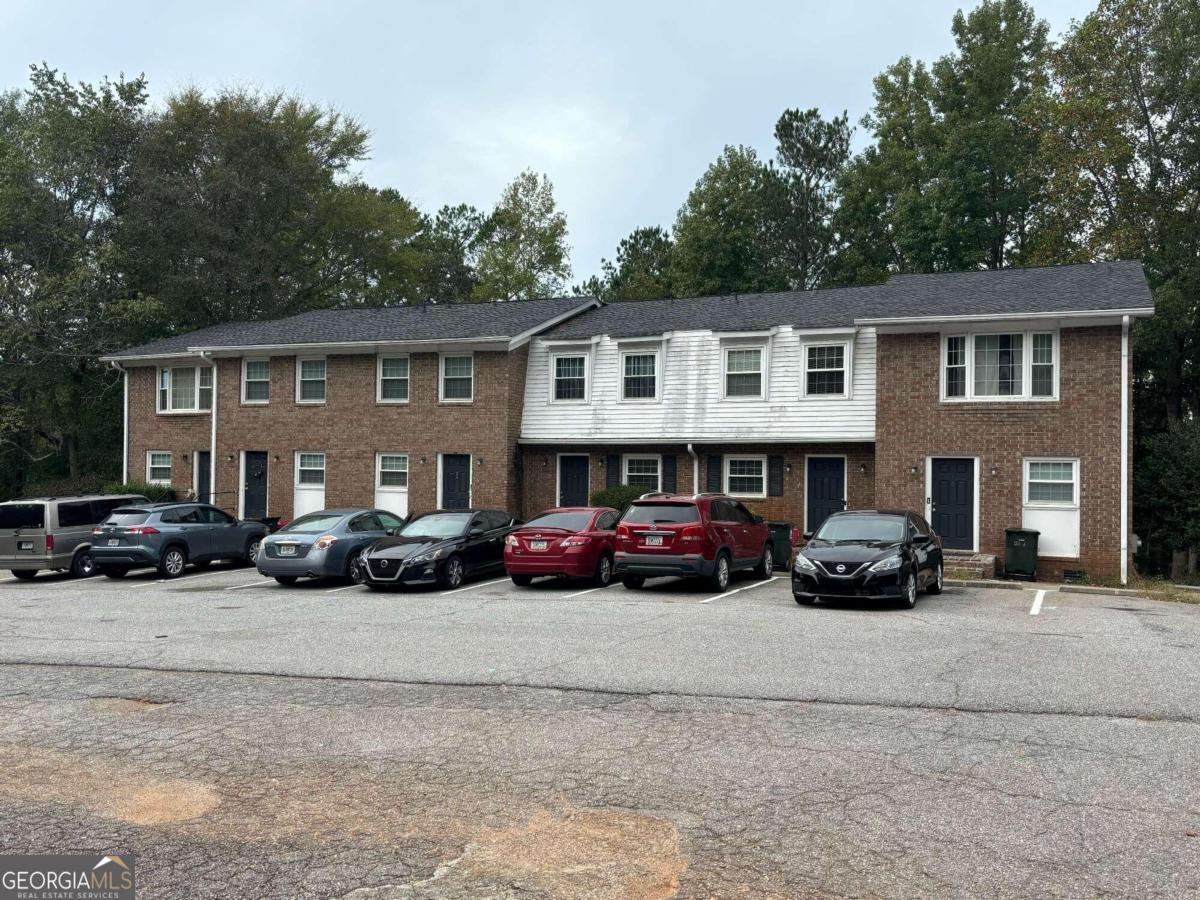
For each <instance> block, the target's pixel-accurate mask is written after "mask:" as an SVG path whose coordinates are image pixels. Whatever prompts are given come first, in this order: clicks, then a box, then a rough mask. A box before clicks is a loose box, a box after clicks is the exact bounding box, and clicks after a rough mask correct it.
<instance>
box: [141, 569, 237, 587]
mask: <svg viewBox="0 0 1200 900" xmlns="http://www.w3.org/2000/svg"><path fill="white" fill-rule="evenodd" d="M231 571H233V570H232V569H219V570H217V571H216V572H194V573H192V574H191V575H180V576H179V577H178V578H155V579H154V580H153V581H140V582H138V583H137V584H130V585H128V587H131V588H141V587H150V585H152V584H166V583H167V582H168V581H172V582H173V581H190V580H191V579H193V578H212V577H213V576H215V575H228V574H229V573H230V572H231Z"/></svg>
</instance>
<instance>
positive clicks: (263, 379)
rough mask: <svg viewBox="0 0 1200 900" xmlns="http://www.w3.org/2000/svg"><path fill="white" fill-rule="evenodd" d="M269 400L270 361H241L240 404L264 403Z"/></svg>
mask: <svg viewBox="0 0 1200 900" xmlns="http://www.w3.org/2000/svg"><path fill="white" fill-rule="evenodd" d="M270 399H271V361H270V360H269V359H246V360H242V402H243V403H266V402H268V401H269V400H270Z"/></svg>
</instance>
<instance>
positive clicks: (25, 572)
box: [11, 569, 37, 581]
mask: <svg viewBox="0 0 1200 900" xmlns="http://www.w3.org/2000/svg"><path fill="white" fill-rule="evenodd" d="M11 571H12V573H13V575H14V576H15V577H17V578H20V579H21V580H22V581H33V579H34V578H36V577H37V569H12V570H11Z"/></svg>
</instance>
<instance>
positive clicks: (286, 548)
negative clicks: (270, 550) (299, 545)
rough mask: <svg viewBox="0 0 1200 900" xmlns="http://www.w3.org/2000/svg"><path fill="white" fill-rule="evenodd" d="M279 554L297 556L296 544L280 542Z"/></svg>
mask: <svg viewBox="0 0 1200 900" xmlns="http://www.w3.org/2000/svg"><path fill="white" fill-rule="evenodd" d="M279 555H280V556H295V555H296V545H295V544H280V545H279Z"/></svg>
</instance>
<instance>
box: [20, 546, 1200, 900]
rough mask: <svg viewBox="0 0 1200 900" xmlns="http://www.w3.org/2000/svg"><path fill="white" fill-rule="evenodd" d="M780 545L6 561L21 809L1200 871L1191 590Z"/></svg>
mask: <svg viewBox="0 0 1200 900" xmlns="http://www.w3.org/2000/svg"><path fill="white" fill-rule="evenodd" d="M786 575H787V573H785V572H780V573H776V576H777V577H776V578H774V579H772V580H768V581H755V580H752V579H748V578H740V579H737V580H735V582H734V583H733V584H732V585H731V589H730V590H729V591H728V592H726V593H724V594H715V595H714V594H712V593H708V592H706V591H704V590H703V588H702V587H700V586H699V585H697V584H695V583H692V582H685V581H676V580H667V579H663V580H660V581H651V582H649V583H648V584H647V587H646V588H645V589H644V590H641V591H629V590H626V589H624V588H623V587H621V586H619V585H618V586H615V587H610V588H607V589H602V590H599V589H594V588H592V587H590V586H589V585H587V584H579V583H573V582H562V581H539V582H535V584H534V585H533V586H532V587H529V588H518V587H516V586H514V585H512V584H511V582H509V581H508V580H507V579H500V578H496V579H489V580H485V581H483V582H477V583H470V584H467V585H466V586H464V587H463V588H461V589H459V590H457V591H440V590H429V591H419V592H418V591H413V592H403V593H387V594H381V593H373V592H370V591H368V590H366V589H365V588H361V587H354V586H347V585H344V584H337V583H303V582H302V583H300V584H298V585H296V586H294V587H287V588H285V587H281V586H279V585H277V584H275V582H273V581H271V580H269V579H265V578H262V577H260V576H259V575H257V573H255V572H254V571H253V570H252V569H247V568H244V567H238V568H230V567H225V566H213V567H212V568H211V569H209V570H207V571H204V572H197V573H189V574H188V575H186V576H185V577H183V578H181V579H178V580H175V581H171V582H162V581H160V580H158V579H157V577H156V576H155V575H154V574H153V573H150V572H145V573H132V574H131V575H130V576H129V577H127V578H125V579H123V580H120V581H110V580H106V579H103V578H98V579H90V580H87V581H72V580H70V579H67V578H65V577H59V576H42V577H40V578H38V579H37V580H36V581H33V582H22V583H18V582H16V581H15V580H11V579H7V580H0V633H2V634H3V636H4V639H3V641H2V642H0V664H2V665H3V670H4V671H5V672H6V673H7V677H6V679H5V684H6V688H5V690H4V691H3V696H2V697H0V701H2V707H0V708H2V710H3V711H4V712H5V713H6V715H5V716H4V718H3V722H4V724H3V725H2V726H0V748H2V749H0V764H3V765H5V766H6V768H7V771H9V772H10V773H11V777H10V778H8V779H6V780H5V781H4V783H3V785H2V786H0V835H7V837H4V838H0V843H3V845H4V846H5V847H14V846H20V847H22V848H31V847H34V846H47V845H51V844H53V845H71V846H84V845H87V846H93V845H97V846H99V845H103V846H109V845H111V846H120V847H125V848H130V847H132V848H133V850H134V852H135V854H136V855H137V857H138V864H139V871H140V872H144V873H146V874H145V875H144V878H145V880H144V882H143V884H144V885H145V886H146V887H147V888H148V891H147V892H146V893H145V896H172V895H178V893H179V891H178V890H177V889H175V885H174V883H173V881H172V879H173V878H175V877H177V876H179V874H180V873H182V872H188V873H191V876H190V877H194V878H196V879H197V881H196V882H195V888H194V890H191V891H186V892H185V893H188V894H189V895H194V896H221V895H228V894H229V893H231V892H232V893H239V894H241V893H254V894H256V895H260V896H312V897H320V896H325V897H328V896H338V897H341V896H349V895H353V896H355V897H356V898H367V897H370V898H373V900H378V898H384V897H401V896H403V897H411V896H443V895H463V896H474V895H478V894H481V893H482V894H489V895H494V896H515V895H516V894H518V893H521V894H523V895H532V896H576V895H580V894H590V895H591V896H612V897H617V896H630V895H639V896H670V895H671V894H672V893H676V892H677V893H679V894H681V895H684V896H696V895H712V894H722V895H724V894H730V893H737V892H742V893H753V894H776V895H792V896H795V895H816V894H830V893H839V894H850V895H862V894H870V893H886V894H889V895H895V894H908V895H916V894H920V895H924V896H961V895H963V894H966V893H987V894H989V895H994V896H1029V895H1035V894H1036V895H1039V896H1041V895H1061V896H1069V895H1094V894H1096V893H1101V892H1110V893H1115V894H1118V895H1139V896H1149V895H1161V896H1180V895H1183V894H1187V893H1189V892H1196V891H1200V863H1198V862H1197V857H1198V856H1200V854H1198V853H1197V852H1196V851H1197V849H1198V847H1200V838H1198V837H1197V835H1198V834H1200V784H1198V781H1197V779H1196V777H1195V764H1194V748H1195V746H1196V740H1197V738H1198V737H1200V732H1198V729H1197V723H1198V722H1200V691H1198V690H1197V686H1200V653H1197V644H1198V642H1197V639H1196V633H1197V628H1198V627H1200V607H1196V606H1189V605H1182V604H1169V603H1159V602H1154V601H1148V600H1142V599H1138V598H1124V597H1121V598H1117V597H1096V596H1086V595H1079V594H1066V593H1058V592H1057V591H1049V592H1047V593H1044V594H1039V593H1038V592H1037V591H1031V590H1000V589H991V588H988V589H983V588H967V587H950V588H948V589H947V590H946V592H945V593H944V594H943V595H941V596H939V597H929V596H923V597H922V598H921V600H920V601H919V603H918V605H917V608H916V609H915V610H911V611H908V610H900V609H895V608H887V607H881V606H878V605H875V604H866V603H849V602H847V603H839V604H821V605H818V606H816V607H800V606H797V605H796V604H795V603H794V602H793V601H792V599H791V595H790V591H789V588H788V579H787V577H786ZM122 784H129V785H132V787H131V790H133V792H134V796H135V797H137V798H141V801H140V802H139V803H136V804H133V805H132V806H131V805H130V803H129V798H128V797H126V796H124V795H122V796H117V797H114V796H110V795H111V794H112V793H113V791H117V792H118V793H119V792H120V787H119V786H120V785H122ZM113 785H116V786H117V787H113ZM147 804H149V806H150V807H152V809H151V811H150V812H147V811H146V806H147ZM214 855H217V856H219V857H220V858H222V859H226V860H229V864H228V866H226V867H217V868H215V869H214V868H212V867H206V863H205V860H208V859H211V858H213V856H214ZM196 873H199V874H196ZM296 873H299V874H300V876H302V877H300V878H299V880H297V879H296V877H294V876H295V875H296ZM285 874H286V877H285ZM231 878H238V879H241V880H240V881H236V882H234V881H231V880H230V879H231ZM231 884H236V890H235V889H231V888H230V885H231ZM355 890H358V891H359V893H357V894H354V893H353V892H354V891H355ZM363 891H368V892H367V893H363Z"/></svg>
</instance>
